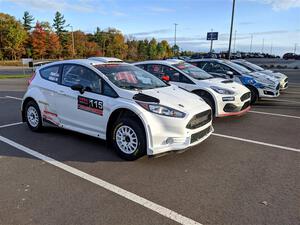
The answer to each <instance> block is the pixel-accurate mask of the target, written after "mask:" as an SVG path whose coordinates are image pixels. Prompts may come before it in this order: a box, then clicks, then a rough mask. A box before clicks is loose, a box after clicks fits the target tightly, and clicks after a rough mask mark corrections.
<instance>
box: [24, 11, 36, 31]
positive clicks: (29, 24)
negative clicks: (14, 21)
mask: <svg viewBox="0 0 300 225" xmlns="http://www.w3.org/2000/svg"><path fill="white" fill-rule="evenodd" d="M22 19H23V27H24V29H25V30H26V31H30V30H31V28H32V22H33V21H34V17H33V16H32V15H30V14H29V12H28V11H25V12H24V15H23V18H22Z"/></svg>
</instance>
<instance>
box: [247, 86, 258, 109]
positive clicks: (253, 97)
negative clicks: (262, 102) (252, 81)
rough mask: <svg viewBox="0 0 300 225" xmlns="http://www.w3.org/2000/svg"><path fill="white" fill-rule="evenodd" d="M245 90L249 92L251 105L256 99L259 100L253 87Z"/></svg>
mask: <svg viewBox="0 0 300 225" xmlns="http://www.w3.org/2000/svg"><path fill="white" fill-rule="evenodd" d="M247 88H248V89H249V90H250V92H251V101H250V103H251V105H253V104H255V103H256V102H257V101H258V99H259V94H258V91H257V90H256V88H255V87H252V86H247Z"/></svg>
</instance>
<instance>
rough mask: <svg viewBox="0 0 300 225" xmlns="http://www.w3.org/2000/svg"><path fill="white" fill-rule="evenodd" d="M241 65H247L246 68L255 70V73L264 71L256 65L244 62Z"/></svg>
mask: <svg viewBox="0 0 300 225" xmlns="http://www.w3.org/2000/svg"><path fill="white" fill-rule="evenodd" d="M241 64H245V66H247V67H249V68H251V69H253V70H255V71H263V70H264V69H263V68H262V67H260V66H258V65H255V64H254V63H250V62H247V61H246V62H243V63H241Z"/></svg>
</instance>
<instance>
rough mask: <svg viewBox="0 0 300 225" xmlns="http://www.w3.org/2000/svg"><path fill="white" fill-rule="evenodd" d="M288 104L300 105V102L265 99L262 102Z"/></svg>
mask: <svg viewBox="0 0 300 225" xmlns="http://www.w3.org/2000/svg"><path fill="white" fill-rule="evenodd" d="M264 101H266V102H287V103H296V104H300V102H297V101H291V100H284V99H263V101H262V102H264Z"/></svg>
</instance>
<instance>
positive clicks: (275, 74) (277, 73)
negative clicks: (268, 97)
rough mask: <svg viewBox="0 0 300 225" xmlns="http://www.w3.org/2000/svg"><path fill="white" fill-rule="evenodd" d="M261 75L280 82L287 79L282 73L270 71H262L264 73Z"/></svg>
mask: <svg viewBox="0 0 300 225" xmlns="http://www.w3.org/2000/svg"><path fill="white" fill-rule="evenodd" d="M262 73H264V74H267V75H270V76H273V77H275V78H277V79H280V80H281V79H285V78H287V76H286V75H284V74H283V73H279V72H273V71H272V70H264V71H262Z"/></svg>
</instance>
